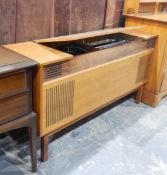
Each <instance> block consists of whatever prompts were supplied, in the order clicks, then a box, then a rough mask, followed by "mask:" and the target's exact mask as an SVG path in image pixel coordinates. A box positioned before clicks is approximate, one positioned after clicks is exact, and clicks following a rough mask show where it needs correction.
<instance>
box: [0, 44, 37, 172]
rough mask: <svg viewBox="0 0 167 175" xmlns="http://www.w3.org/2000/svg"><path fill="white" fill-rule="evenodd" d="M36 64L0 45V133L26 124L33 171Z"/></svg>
mask: <svg viewBox="0 0 167 175" xmlns="http://www.w3.org/2000/svg"><path fill="white" fill-rule="evenodd" d="M36 64H37V63H36V62H35V61H33V60H30V59H28V58H26V57H25V56H23V55H20V54H18V53H15V52H13V51H11V50H9V49H7V48H5V47H2V46H0V133H3V132H7V131H11V130H14V129H18V128H22V127H27V128H28V129H29V135H30V149H31V157H32V170H33V171H34V172H35V171H36V169H37V168H36V115H35V113H33V112H32V71H33V67H34V66H35V65H36Z"/></svg>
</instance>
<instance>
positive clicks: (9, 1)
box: [0, 0, 16, 44]
mask: <svg viewBox="0 0 167 175" xmlns="http://www.w3.org/2000/svg"><path fill="white" fill-rule="evenodd" d="M15 20H16V0H0V44H4V43H5V44H9V43H14V42H15V23H16V21H15Z"/></svg>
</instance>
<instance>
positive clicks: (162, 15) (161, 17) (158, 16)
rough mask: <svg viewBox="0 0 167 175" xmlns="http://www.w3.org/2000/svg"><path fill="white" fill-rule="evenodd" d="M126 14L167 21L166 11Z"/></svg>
mask: <svg viewBox="0 0 167 175" xmlns="http://www.w3.org/2000/svg"><path fill="white" fill-rule="evenodd" d="M126 16H130V17H136V18H141V19H148V20H153V21H159V22H163V23H167V13H157V14H149V13H148V14H146V13H139V14H126Z"/></svg>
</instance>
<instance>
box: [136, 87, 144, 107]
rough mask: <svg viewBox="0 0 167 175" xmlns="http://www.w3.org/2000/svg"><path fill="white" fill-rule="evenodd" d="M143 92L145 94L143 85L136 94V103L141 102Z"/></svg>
mask: <svg viewBox="0 0 167 175" xmlns="http://www.w3.org/2000/svg"><path fill="white" fill-rule="evenodd" d="M142 94H143V87H141V88H140V89H139V90H138V91H137V94H136V103H137V104H139V103H140V102H141V99H142Z"/></svg>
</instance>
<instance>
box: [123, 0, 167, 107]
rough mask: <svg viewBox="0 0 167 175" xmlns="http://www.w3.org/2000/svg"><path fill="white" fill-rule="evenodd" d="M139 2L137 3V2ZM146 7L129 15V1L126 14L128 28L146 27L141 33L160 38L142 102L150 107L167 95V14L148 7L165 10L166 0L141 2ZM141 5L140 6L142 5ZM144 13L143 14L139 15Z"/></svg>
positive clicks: (143, 0) (126, 4)
mask: <svg viewBox="0 0 167 175" xmlns="http://www.w3.org/2000/svg"><path fill="white" fill-rule="evenodd" d="M136 2H137V1H136ZM139 2H140V3H141V4H143V7H144V6H145V11H144V12H147V14H144V13H143V11H138V10H137V11H136V13H135V11H132V13H131V14H128V13H129V12H128V11H127V9H128V8H131V4H130V3H129V1H128V0H127V1H126V2H125V8H124V12H125V13H126V22H125V24H126V26H127V27H132V26H144V28H143V29H141V30H140V31H139V33H143V34H145V33H150V34H154V35H157V36H158V39H157V44H156V48H155V54H154V57H153V62H152V65H151V70H150V77H149V82H148V84H147V85H146V86H145V88H144V93H143V97H142V101H143V102H144V103H146V104H148V105H151V106H156V105H158V104H159V102H160V100H161V99H162V98H163V97H164V96H166V95H167V83H166V71H167V13H166V12H165V11H164V12H163V13H155V12H154V11H150V8H147V5H150V7H151V5H156V6H155V7H156V8H157V9H158V10H157V12H159V10H162V11H163V10H165V9H166V7H167V1H166V0H157V1H151V0H140V1H138V3H139ZM140 3H139V4H140ZM139 12H142V13H139Z"/></svg>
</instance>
